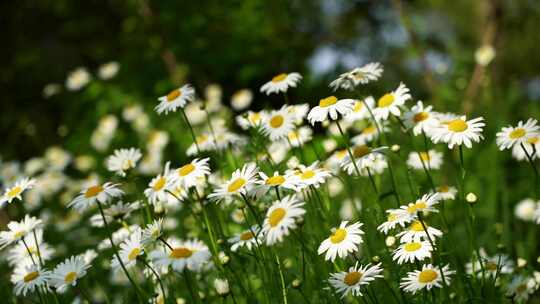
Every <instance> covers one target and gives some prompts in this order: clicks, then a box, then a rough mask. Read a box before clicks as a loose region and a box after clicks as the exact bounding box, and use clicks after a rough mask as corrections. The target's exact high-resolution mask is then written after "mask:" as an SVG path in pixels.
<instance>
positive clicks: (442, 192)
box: [435, 185, 457, 200]
mask: <svg viewBox="0 0 540 304" xmlns="http://www.w3.org/2000/svg"><path fill="white" fill-rule="evenodd" d="M435 190H436V191H437V194H438V195H439V198H440V199H441V200H453V199H456V194H457V189H456V187H452V186H448V185H441V186H439V187H437V188H435Z"/></svg>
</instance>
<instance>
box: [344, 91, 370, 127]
mask: <svg viewBox="0 0 540 304" xmlns="http://www.w3.org/2000/svg"><path fill="white" fill-rule="evenodd" d="M366 104H367V106H368V107H369V109H368V108H367V107H366ZM374 106H375V99H374V98H373V96H368V97H366V98H364V100H363V101H362V100H355V101H354V105H353V108H352V111H351V112H350V113H349V114H347V115H345V117H344V119H345V120H347V121H350V122H354V121H359V120H362V119H367V118H371V115H370V114H369V110H370V109H373V107H374Z"/></svg>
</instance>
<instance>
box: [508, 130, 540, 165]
mask: <svg viewBox="0 0 540 304" xmlns="http://www.w3.org/2000/svg"><path fill="white" fill-rule="evenodd" d="M523 147H525V149H523ZM525 151H526V153H525ZM535 151H537V152H536V153H535ZM538 151H540V135H538V136H531V137H529V138H528V139H527V142H526V143H524V144H523V146H521V145H514V147H512V157H514V158H515V159H516V160H519V161H521V160H527V154H529V157H531V158H532V159H539V158H540V152H538Z"/></svg>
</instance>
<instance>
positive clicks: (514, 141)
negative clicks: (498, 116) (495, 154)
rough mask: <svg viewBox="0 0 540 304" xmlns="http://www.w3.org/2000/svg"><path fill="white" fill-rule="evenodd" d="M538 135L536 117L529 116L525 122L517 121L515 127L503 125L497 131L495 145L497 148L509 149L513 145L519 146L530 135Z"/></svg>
mask: <svg viewBox="0 0 540 304" xmlns="http://www.w3.org/2000/svg"><path fill="white" fill-rule="evenodd" d="M538 136H540V126H538V121H537V120H536V119H532V118H529V119H528V120H527V122H525V123H523V121H519V122H518V125H517V126H515V127H512V126H508V127H503V128H502V130H501V131H500V132H498V133H497V146H499V149H500V150H501V151H502V150H505V149H510V148H512V147H514V146H521V145H523V144H526V143H528V142H527V140H528V139H529V138H531V137H538Z"/></svg>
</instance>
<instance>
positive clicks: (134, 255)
mask: <svg viewBox="0 0 540 304" xmlns="http://www.w3.org/2000/svg"><path fill="white" fill-rule="evenodd" d="M139 253H141V249H140V248H133V249H132V250H131V252H130V253H129V254H128V260H130V261H133V260H135V259H136V258H137V256H138V255H139Z"/></svg>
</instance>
